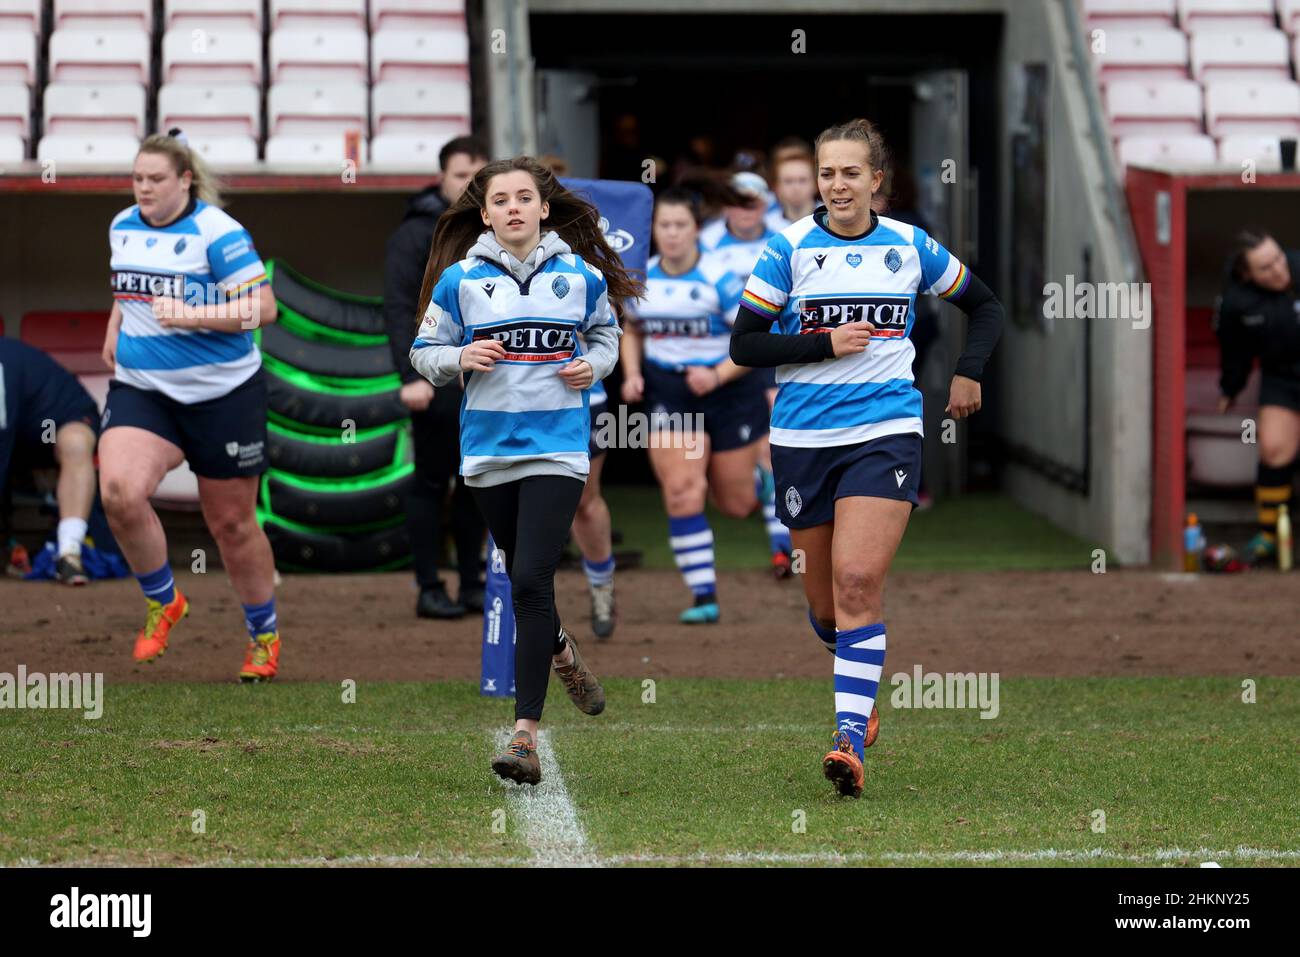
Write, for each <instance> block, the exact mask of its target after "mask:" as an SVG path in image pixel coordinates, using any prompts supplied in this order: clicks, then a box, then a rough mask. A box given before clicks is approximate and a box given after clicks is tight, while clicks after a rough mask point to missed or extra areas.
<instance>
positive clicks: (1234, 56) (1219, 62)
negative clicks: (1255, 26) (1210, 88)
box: [1191, 30, 1291, 83]
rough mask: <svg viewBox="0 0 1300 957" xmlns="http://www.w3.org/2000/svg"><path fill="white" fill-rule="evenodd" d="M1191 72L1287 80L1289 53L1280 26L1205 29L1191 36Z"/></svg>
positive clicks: (1212, 77) (1202, 76)
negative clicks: (1221, 29)
mask: <svg viewBox="0 0 1300 957" xmlns="http://www.w3.org/2000/svg"><path fill="white" fill-rule="evenodd" d="M1191 51H1192V76H1194V77H1196V79H1198V80H1200V81H1201V82H1202V83H1212V82H1214V81H1216V80H1268V79H1279V80H1289V79H1290V78H1291V54H1290V52H1289V51H1288V50H1287V41H1286V34H1285V33H1283V32H1282V31H1281V30H1253V31H1249V32H1247V31H1244V30H1241V31H1237V30H1233V31H1225V32H1218V31H1207V32H1202V33H1198V34H1196V35H1195V36H1193V37H1192V43H1191Z"/></svg>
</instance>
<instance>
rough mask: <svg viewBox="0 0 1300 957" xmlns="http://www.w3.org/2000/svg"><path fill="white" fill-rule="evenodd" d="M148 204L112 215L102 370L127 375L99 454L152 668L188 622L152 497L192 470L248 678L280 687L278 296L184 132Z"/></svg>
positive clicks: (141, 646)
mask: <svg viewBox="0 0 1300 957" xmlns="http://www.w3.org/2000/svg"><path fill="white" fill-rule="evenodd" d="M132 187H133V189H134V192H135V199H136V202H135V204H134V205H133V206H130V207H128V208H127V209H124V210H123V211H122V212H120V213H118V214H117V215H116V216H114V217H113V222H112V225H111V226H110V227H109V232H108V240H109V249H110V253H111V257H112V259H111V268H112V282H113V311H112V313H111V315H110V318H109V324H108V333H107V336H106V337H105V340H104V360H105V362H106V364H107V365H108V366H109V368H110V369H112V370H113V373H114V378H113V382H112V383H111V384H110V386H109V392H108V400H107V403H106V406H105V409H104V417H103V438H101V439H100V443H99V482H100V490H101V493H102V495H103V500H104V510H105V512H106V513H107V515H108V521H109V525H110V526H111V527H112V529H113V534H114V535H115V536H116V537H117V540H118V542H119V544H120V545H121V546H122V553H123V554H124V555H125V556H126V560H127V562H128V564H129V565H130V566H131V570H132V571H133V572H135V575H136V578H137V579H139V581H140V585H141V588H142V589H143V590H144V594H145V598H146V600H147V602H148V615H147V618H146V621H145V626H144V628H142V629H141V630H140V632H139V634H138V635H137V636H136V643H135V650H134V656H135V660H136V661H138V662H147V661H153V660H154V659H156V658H158V657H159V656H160V655H162V654H163V652H164V651H166V649H167V643H168V639H169V637H170V633H171V631H172V629H173V627H174V626H175V625H176V623H177V622H178V621H180V619H181V618H182V617H184V616H185V615H187V614H188V613H189V602H188V601H187V600H186V598H185V596H184V595H183V594H181V592H180V591H179V590H178V589H177V588H176V585H175V582H174V581H173V579H172V574H171V570H170V566H169V565H168V563H167V540H166V537H165V536H164V534H163V527H162V524H161V523H160V522H159V520H158V515H157V514H156V513H155V512H154V510H153V507H152V506H151V505H150V504H149V498H150V496H151V495H153V493H154V490H155V489H157V487H158V485H159V483H160V482H161V481H162V480H163V477H164V476H165V475H166V474H167V473H168V472H169V471H171V470H172V469H173V468H175V467H177V466H178V465H180V464H181V462H188V463H189V466H190V469H191V470H193V472H194V474H195V475H197V476H198V483H199V504H200V505H201V506H202V509H203V518H204V521H205V522H206V523H207V526H208V530H209V531H210V532H211V533H212V536H213V537H214V538H215V539H216V541H217V546H218V548H219V549H220V550H221V559H222V563H223V565H224V567H225V569H226V572H227V574H228V575H229V576H230V581H231V584H232V585H233V586H234V588H235V591H236V593H237V594H238V595H239V600H240V601H241V602H242V603H243V606H244V624H245V626H246V627H247V629H248V634H249V641H248V645H247V652H246V654H245V656H244V664H243V666H242V667H241V669H240V672H239V675H240V678H241V679H243V680H244V681H267V680H270V679H271V678H273V677H275V674H276V671H277V670H278V668H279V661H280V636H279V627H278V624H277V619H276V612H275V595H274V582H273V579H274V576H275V563H274V559H273V557H272V555H271V546H270V543H269V542H268V541H267V539H266V535H265V534H263V532H262V529H261V527H260V526H259V525H258V523H257V518H256V513H255V503H256V500H257V488H258V479H259V476H260V475H261V473H262V472H264V471H265V470H266V468H267V458H266V382H265V379H264V378H263V373H262V357H261V355H260V353H259V352H258V349H257V346H256V344H255V343H254V342H253V332H252V330H254V329H255V328H257V326H258V324H259V323H267V322H274V321H275V317H276V308H277V307H276V303H275V297H274V296H273V295H272V293H271V287H270V285H269V283H268V281H267V276H266V267H265V266H263V265H262V260H261V258H260V257H259V256H258V254H257V250H256V249H255V248H254V247H253V240H252V237H250V236H249V235H248V232H247V230H245V229H244V227H243V226H241V225H240V224H239V223H238V222H236V221H235V220H234V219H233V218H231V217H230V215H229V214H227V213H226V212H224V211H223V210H221V209H220V208H219V203H220V199H219V196H218V193H217V187H216V183H215V181H214V180H213V179H212V177H211V175H210V174H209V173H208V171H207V170H206V168H205V167H204V165H203V162H202V161H201V160H200V158H199V157H198V156H197V155H196V154H195V153H194V152H193V151H192V150H191V149H190V148H189V146H188V144H187V143H186V141H185V139H184V135H183V134H181V132H180V130H173V131H172V132H171V133H170V134H161V133H160V134H155V135H153V136H150V137H148V138H147V139H145V141H144V142H143V143H142V144H141V145H140V150H139V152H138V153H137V155H136V158H135V164H134V168H133V172H132Z"/></svg>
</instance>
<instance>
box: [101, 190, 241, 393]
mask: <svg viewBox="0 0 1300 957" xmlns="http://www.w3.org/2000/svg"><path fill="white" fill-rule="evenodd" d="M108 242H109V247H110V251H111V254H112V258H111V260H110V268H111V269H112V283H113V299H114V300H115V301H116V302H117V304H118V307H119V308H120V309H121V311H122V327H121V330H120V331H119V333H118V337H117V356H116V365H117V370H116V373H115V375H114V377H115V378H116V379H117V380H118V381H120V382H125V383H127V384H128V385H133V386H135V387H137V388H140V389H150V390H153V391H157V392H162V393H164V394H166V395H169V396H171V397H172V398H173V399H176V400H177V401H178V402H185V403H194V402H203V401H206V400H208V399H215V398H218V397H219V396H223V395H225V394H226V393H228V392H230V391H231V390H232V389H234V388H235V387H236V386H239V385H242V384H243V383H244V382H245V381H247V380H248V379H249V378H250V377H251V376H252V375H253V373H255V372H256V371H257V370H258V368H259V367H260V366H261V364H262V356H261V354H260V353H259V352H258V350H257V346H256V345H255V344H254V342H253V333H252V330H251V329H250V330H248V331H239V332H216V331H213V330H210V329H164V328H163V327H162V325H161V324H159V322H158V320H157V319H155V318H154V315H153V306H152V303H153V299H154V297H168V298H174V299H183V300H184V301H185V302H186V303H188V304H190V305H211V304H213V303H218V302H223V301H225V299H227V298H234V297H235V296H237V295H242V294H244V293H245V292H247V291H249V290H252V289H255V288H256V287H258V286H260V285H262V284H263V283H265V282H266V281H267V278H266V267H265V266H264V265H263V264H262V260H261V258H260V257H259V256H258V254H257V250H256V249H255V248H253V239H252V237H251V236H249V235H248V231H247V230H245V229H244V227H243V226H241V225H240V224H239V223H238V222H236V221H235V220H234V219H233V218H232V217H231V216H230V214H228V213H226V212H224V211H223V210H220V209H218V208H217V207H215V206H209V205H208V204H207V203H205V202H203V201H202V200H194V201H192V202H191V206H190V208H189V210H188V211H187V212H186V213H185V214H184V215H183V216H181V218H180V219H178V220H176V221H175V222H173V223H170V224H168V225H167V226H162V227H157V226H150V225H149V224H148V223H146V222H145V221H144V219H143V218H142V217H141V216H140V208H139V207H138V206H131V207H130V208H128V209H124V210H122V212H120V213H118V214H117V215H116V216H114V217H113V222H112V225H111V226H109V230H108Z"/></svg>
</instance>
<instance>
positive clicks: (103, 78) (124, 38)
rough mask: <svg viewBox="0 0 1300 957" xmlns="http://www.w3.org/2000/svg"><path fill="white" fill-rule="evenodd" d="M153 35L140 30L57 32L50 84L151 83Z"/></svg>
mask: <svg viewBox="0 0 1300 957" xmlns="http://www.w3.org/2000/svg"><path fill="white" fill-rule="evenodd" d="M149 65H150V51H149V34H147V33H144V32H142V31H139V30H117V29H107V30H81V29H71V30H55V31H54V32H53V33H51V34H50V80H51V82H54V81H61V82H67V83H140V84H142V85H143V84H148V82H149Z"/></svg>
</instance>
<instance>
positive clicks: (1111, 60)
mask: <svg viewBox="0 0 1300 957" xmlns="http://www.w3.org/2000/svg"><path fill="white" fill-rule="evenodd" d="M1104 41H1105V48H1104V51H1103V52H1101V53H1094V54H1093V59H1094V62H1095V63H1096V64H1097V78H1098V80H1099V81H1100V82H1101V83H1103V84H1106V83H1110V82H1111V81H1113V80H1161V79H1169V80H1183V79H1186V78H1187V34H1185V33H1183V32H1182V31H1181V30H1175V29H1173V28H1172V27H1152V28H1151V29H1140V30H1134V29H1123V30H1121V29H1118V28H1117V29H1114V30H1107V31H1106V35H1105V37H1104Z"/></svg>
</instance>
